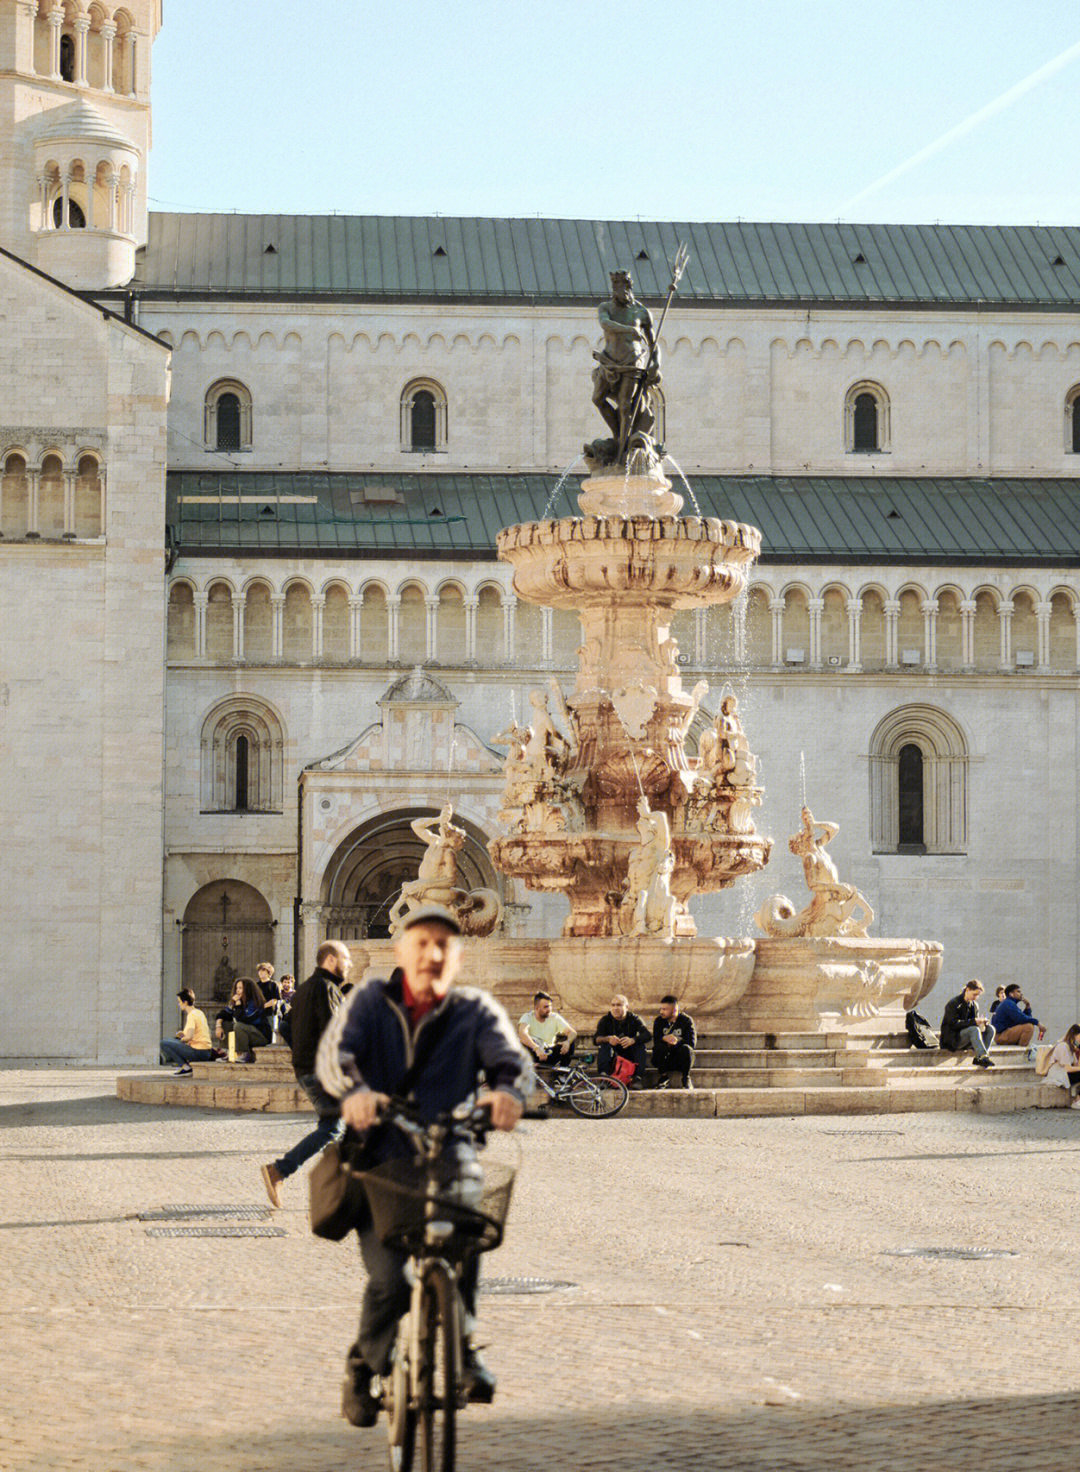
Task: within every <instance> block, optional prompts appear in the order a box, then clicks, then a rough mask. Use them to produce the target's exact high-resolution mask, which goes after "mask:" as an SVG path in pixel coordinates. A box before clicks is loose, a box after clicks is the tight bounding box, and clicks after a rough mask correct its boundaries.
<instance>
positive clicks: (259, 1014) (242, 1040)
mask: <svg viewBox="0 0 1080 1472" xmlns="http://www.w3.org/2000/svg"><path fill="white" fill-rule="evenodd" d="M214 1033H215V1036H216V1037H218V1038H220V1039H221V1040H222V1041H223V1042H224V1041H225V1040H226V1039H227V1037H228V1035H229V1033H233V1034H234V1036H235V1038H236V1052H237V1055H238V1056H239V1057H240V1061H241V1062H242V1063H254V1062H255V1049H256V1048H265V1047H266V1046H267V1044H268V1043H269V1041H270V1014H269V1012H267V1010H266V998H265V997H264V996H263V994H262V990H261V988H260V987H259V984H258V982H256V981H252V979H251V977H250V976H238V977H237V978H236V985H235V986H234V987H233V994H232V1000H231V1001H230V1003H229V1005H228V1006H227V1007H226V1008H225V1009H224V1010H223V1011H221V1012H219V1013H218V1015H217V1020H216V1022H215V1024H214Z"/></svg>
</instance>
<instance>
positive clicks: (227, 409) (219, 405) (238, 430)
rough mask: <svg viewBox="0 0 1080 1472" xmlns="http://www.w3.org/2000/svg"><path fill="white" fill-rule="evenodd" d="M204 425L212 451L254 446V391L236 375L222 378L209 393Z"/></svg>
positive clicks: (207, 441)
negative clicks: (252, 437)
mask: <svg viewBox="0 0 1080 1472" xmlns="http://www.w3.org/2000/svg"><path fill="white" fill-rule="evenodd" d="M204 419H205V423H204V426H203V432H204V437H205V440H206V447H207V449H210V450H226V451H234V450H250V449H251V394H250V393H249V392H248V390H247V389H246V388H245V387H244V385H243V384H242V383H238V382H237V381H236V380H235V379H232V378H223V379H220V380H219V381H218V382H217V383H215V384H212V385H211V387H210V388H209V389H208V390H207V393H206V407H205V413H204Z"/></svg>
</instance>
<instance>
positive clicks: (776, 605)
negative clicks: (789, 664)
mask: <svg viewBox="0 0 1080 1472" xmlns="http://www.w3.org/2000/svg"><path fill="white" fill-rule="evenodd" d="M769 612H770V613H771V614H772V662H773V664H774V665H777V666H779V665H782V664H783V662H784V599H783V598H770V599H769Z"/></svg>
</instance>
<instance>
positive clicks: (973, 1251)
mask: <svg viewBox="0 0 1080 1472" xmlns="http://www.w3.org/2000/svg"><path fill="white" fill-rule="evenodd" d="M882 1256H883V1257H931V1258H937V1259H939V1260H941V1261H945V1262H985V1261H986V1260H987V1259H988V1258H992V1257H1019V1256H1020V1254H1019V1252H1014V1251H1013V1250H1012V1248H1011V1247H886V1248H885V1249H884V1250H883V1252H882Z"/></svg>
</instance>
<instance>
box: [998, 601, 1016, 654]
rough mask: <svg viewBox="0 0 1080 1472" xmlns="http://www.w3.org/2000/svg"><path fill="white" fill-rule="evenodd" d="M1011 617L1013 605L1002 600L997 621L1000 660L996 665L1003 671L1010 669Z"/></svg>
mask: <svg viewBox="0 0 1080 1472" xmlns="http://www.w3.org/2000/svg"><path fill="white" fill-rule="evenodd" d="M1012 616H1013V605H1012V604H1011V603H1010V602H1009V601H1008V600H1007V599H1004V598H1003V599H1002V600H1001V604H1000V605H999V607H998V621H999V622H1000V624H1001V659H1000V660H999V661H998V663H999V667H1000V668H1001V669H1002V670H1003V671H1005V670H1011V669H1012Z"/></svg>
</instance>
